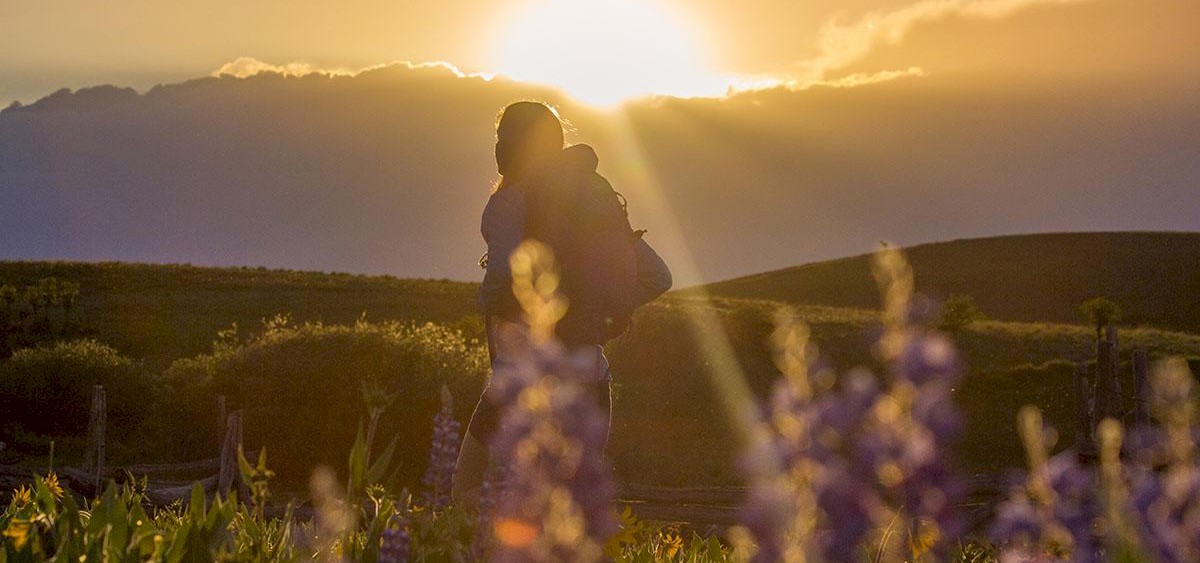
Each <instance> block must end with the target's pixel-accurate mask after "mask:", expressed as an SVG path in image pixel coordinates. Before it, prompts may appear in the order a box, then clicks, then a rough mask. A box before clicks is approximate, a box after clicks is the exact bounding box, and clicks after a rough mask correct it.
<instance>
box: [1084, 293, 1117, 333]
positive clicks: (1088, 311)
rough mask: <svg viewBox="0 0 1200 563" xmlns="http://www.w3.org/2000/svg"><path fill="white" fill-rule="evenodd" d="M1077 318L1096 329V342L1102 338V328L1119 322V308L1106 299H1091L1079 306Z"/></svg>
mask: <svg viewBox="0 0 1200 563" xmlns="http://www.w3.org/2000/svg"><path fill="white" fill-rule="evenodd" d="M1079 316H1080V317H1083V319H1084V321H1086V322H1087V323H1088V324H1090V325H1092V326H1095V327H1096V340H1100V339H1101V338H1104V327H1107V326H1112V325H1114V324H1116V323H1117V321H1119V320H1121V306H1120V305H1117V304H1116V303H1114V302H1113V301H1112V300H1111V299H1108V298H1107V297H1093V298H1091V299H1088V300H1086V301H1084V302H1083V303H1080V304H1079Z"/></svg>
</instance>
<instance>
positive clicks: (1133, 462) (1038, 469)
mask: <svg viewBox="0 0 1200 563" xmlns="http://www.w3.org/2000/svg"><path fill="white" fill-rule="evenodd" d="M1193 387H1194V384H1193V379H1192V376H1191V374H1189V373H1188V371H1187V366H1186V364H1184V363H1183V362H1182V361H1181V360H1170V361H1167V362H1163V363H1161V364H1160V365H1159V366H1157V367H1156V370H1155V373H1154V378H1153V381H1152V384H1151V390H1152V396H1151V401H1152V409H1153V413H1154V416H1155V419H1156V420H1157V422H1158V424H1157V425H1156V426H1141V427H1135V428H1133V429H1132V430H1131V431H1130V432H1128V433H1126V432H1125V431H1124V429H1123V428H1122V427H1121V424H1120V423H1119V422H1117V421H1116V420H1113V419H1107V420H1104V421H1103V422H1101V423H1100V425H1099V427H1098V429H1097V434H1098V435H1099V438H1100V443H1101V464H1100V466H1099V467H1089V466H1085V465H1082V464H1080V463H1079V462H1078V460H1077V456H1076V453H1075V452H1074V451H1071V450H1067V451H1065V452H1063V453H1061V454H1059V455H1057V456H1054V457H1053V458H1050V459H1049V460H1047V459H1046V450H1048V449H1049V447H1050V445H1051V444H1048V443H1047V440H1046V438H1045V436H1046V435H1047V434H1048V432H1047V431H1046V430H1045V429H1044V428H1043V426H1042V421H1041V413H1040V412H1039V411H1038V410H1037V409H1035V408H1033V407H1026V409H1025V410H1024V411H1022V413H1021V427H1022V437H1023V439H1024V442H1025V447H1026V451H1027V453H1028V456H1029V465H1030V470H1029V476H1028V478H1027V480H1026V482H1025V483H1024V484H1023V485H1021V486H1018V487H1015V488H1014V489H1013V491H1012V493H1011V495H1010V498H1009V499H1008V500H1007V501H1006V502H1005V503H1004V504H1002V505H1001V506H1000V508H999V510H998V513H997V518H996V522H995V525H994V527H993V535H994V536H995V538H996V540H997V541H998V542H1000V543H1001V545H1002V546H1003V551H1002V553H1001V560H1002V561H1039V560H1044V559H1045V558H1044V554H1046V553H1055V552H1061V553H1065V554H1066V556H1067V557H1068V558H1069V560H1071V561H1078V562H1091V561H1110V560H1118V559H1119V560H1128V561H1163V562H1171V563H1175V562H1179V563H1182V562H1187V561H1200V466H1198V465H1197V459H1196V436H1197V428H1196V426H1195V424H1194V411H1195V406H1196V397H1195V392H1194V388H1193Z"/></svg>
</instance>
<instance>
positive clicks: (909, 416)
mask: <svg viewBox="0 0 1200 563" xmlns="http://www.w3.org/2000/svg"><path fill="white" fill-rule="evenodd" d="M904 336H905V340H904V343H905V345H904V346H903V347H902V348H901V350H902V353H900V354H899V355H898V357H897V358H896V359H895V360H894V361H893V363H892V372H893V373H892V375H893V377H892V378H891V383H890V385H888V386H886V387H884V386H881V385H880V384H879V381H878V379H877V378H875V377H874V376H873V375H871V374H870V373H869V372H867V371H866V370H861V369H859V370H853V371H851V372H849V373H847V374H846V375H845V376H844V377H843V378H842V380H841V382H840V385H839V386H838V387H837V388H835V389H831V390H829V391H828V392H826V393H823V394H821V395H819V396H817V397H815V398H813V399H811V400H805V399H804V398H802V397H797V396H795V393H794V390H793V387H794V386H793V385H791V384H789V382H788V381H781V382H779V383H778V384H777V385H776V388H775V391H774V394H773V396H772V401H771V406H772V412H771V415H770V420H771V421H772V424H771V426H770V433H771V435H772V438H771V439H769V440H766V441H765V444H766V447H769V448H771V449H772V453H773V455H774V456H775V459H777V460H778V463H779V464H780V465H781V466H782V467H781V470H780V473H781V474H782V475H785V476H787V478H788V479H793V480H796V479H797V476H801V477H800V478H799V479H800V480H801V481H803V482H800V483H795V486H794V487H791V488H787V487H784V488H781V487H780V486H779V484H778V478H777V477H772V476H770V475H763V476H758V477H757V478H755V477H752V487H751V493H750V495H751V499H756V500H755V502H753V503H751V506H750V507H749V508H748V510H747V511H746V513H745V514H744V515H743V522H744V523H745V524H746V526H747V528H748V529H749V530H750V532H751V534H752V535H753V536H754V537H755V539H756V540H757V543H758V544H759V552H758V553H759V554H760V555H761V557H758V558H756V560H759V561H768V560H774V559H777V558H778V554H779V552H780V547H779V545H780V543H779V542H780V541H781V540H780V537H781V535H787V533H788V530H789V529H792V530H794V529H795V525H796V521H797V520H796V519H797V518H800V519H803V518H810V519H812V518H815V519H816V520H817V526H818V528H819V530H817V531H816V533H815V534H813V535H814V537H813V538H800V537H792V538H790V539H788V540H783V541H784V542H785V544H786V542H788V541H791V542H796V541H808V540H809V539H811V540H812V541H811V543H812V546H811V547H813V548H815V549H813V551H815V552H817V553H819V554H820V555H821V557H823V558H824V559H826V560H830V561H852V560H857V559H858V558H859V557H861V554H862V551H861V549H862V547H863V542H864V541H866V539H867V538H868V537H869V535H870V534H871V533H872V532H873V531H876V530H879V529H880V528H882V527H883V526H886V525H887V523H888V522H889V521H891V520H892V519H893V518H894V517H896V516H898V515H902V516H903V517H904V518H905V519H906V520H901V521H902V522H905V521H907V524H901V526H900V530H901V531H900V533H899V536H900V538H901V540H902V541H901V544H903V545H912V546H915V545H918V544H922V543H927V544H932V545H929V546H928V547H929V548H930V549H933V550H938V551H940V550H943V549H944V548H946V547H948V546H949V542H950V541H951V540H952V539H953V538H955V537H956V536H957V534H958V533H960V532H961V531H962V529H963V528H962V526H963V524H962V523H963V522H964V521H965V519H964V518H962V517H961V515H960V514H959V511H958V509H957V506H958V505H959V503H960V501H961V499H962V498H964V496H965V493H966V490H965V487H964V484H963V481H962V480H961V479H960V478H959V476H958V474H957V473H956V472H955V471H954V470H953V467H952V459H953V458H952V455H951V451H952V448H953V446H954V445H955V443H956V441H957V440H958V438H959V436H960V435H961V433H962V416H961V414H960V413H959V411H958V410H957V408H956V407H955V406H954V404H953V397H952V394H951V390H952V386H953V384H954V383H955V382H956V381H957V380H958V377H959V373H960V368H959V363H958V360H957V356H956V354H955V353H954V349H953V347H952V346H950V345H949V343H948V342H946V341H945V340H943V339H941V337H938V336H935V335H925V334H920V333H911V332H910V333H906V334H905V335H904ZM758 455H759V456H760V457H761V456H762V455H763V454H761V453H760V454H758ZM805 494H811V495H812V496H813V498H814V502H813V503H812V505H813V511H814V512H815V514H808V515H803V514H793V515H790V516H780V514H779V512H780V510H788V509H789V508H787V507H792V508H790V509H792V510H794V509H795V507H801V506H807V505H806V504H805V503H804V502H803V500H804V499H803V498H801V495H805ZM788 495H791V496H790V497H788ZM756 503H758V504H759V506H755V504H756ZM781 507H784V508H782V509H781ZM909 524H913V525H909ZM779 526H783V527H782V528H780V527H779ZM929 526H932V527H934V528H935V529H936V533H932V534H927V535H924V536H923V537H918V536H922V534H921V529H922V528H926V527H929ZM772 527H774V529H772Z"/></svg>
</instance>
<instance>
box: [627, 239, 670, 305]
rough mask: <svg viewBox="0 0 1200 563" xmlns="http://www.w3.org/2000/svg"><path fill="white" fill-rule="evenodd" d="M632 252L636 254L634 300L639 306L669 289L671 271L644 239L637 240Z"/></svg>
mask: <svg viewBox="0 0 1200 563" xmlns="http://www.w3.org/2000/svg"><path fill="white" fill-rule="evenodd" d="M634 250H635V252H636V254H637V293H636V294H635V295H634V298H635V302H636V303H637V304H638V305H639V306H641V305H645V304H646V303H649V302H651V301H654V299H655V298H656V297H658V296H659V295H662V294H664V293H666V292H667V290H669V289H671V282H672V280H671V270H670V269H669V268H667V263H666V262H664V261H663V259H662V257H661V256H659V255H658V253H657V252H655V251H654V249H653V248H650V245H649V244H647V243H646V241H645V240H644V239H641V238H639V239H638V240H637V243H636V245H635V246H634Z"/></svg>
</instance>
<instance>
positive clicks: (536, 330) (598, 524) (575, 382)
mask: <svg viewBox="0 0 1200 563" xmlns="http://www.w3.org/2000/svg"><path fill="white" fill-rule="evenodd" d="M512 269H513V287H514V293H516V294H517V297H518V300H519V301H520V303H521V304H522V306H523V308H524V309H525V316H526V320H527V323H528V330H527V331H526V330H521V329H517V328H516V325H512V327H511V328H512V330H510V331H508V332H507V333H505V334H501V335H497V336H498V338H500V339H502V340H503V341H504V342H505V345H504V349H505V350H507V351H508V353H507V354H506V355H507V357H506V358H504V361H501V362H497V364H496V366H495V373H494V375H493V379H492V384H491V385H490V386H489V389H488V393H489V399H490V400H492V401H493V402H495V403H496V404H501V405H506V410H505V412H504V415H503V417H502V421H501V425H500V430H499V432H498V433H497V434H496V436H495V437H494V438H493V439H492V443H491V445H490V447H491V452H492V459H493V460H494V462H495V463H497V464H499V465H500V466H501V467H502V472H503V475H504V479H503V480H502V483H500V490H499V491H498V494H497V495H496V497H495V502H496V507H495V516H494V520H493V522H492V532H493V537H494V540H495V541H494V544H493V549H492V554H491V557H490V558H489V560H494V561H598V560H601V559H602V558H603V547H604V545H605V543H606V541H607V540H608V538H609V537H611V536H612V535H613V534H614V533H615V532H616V531H617V523H616V519H615V515H614V514H613V510H612V505H611V503H612V498H613V495H614V493H615V485H614V484H613V481H612V477H611V475H610V472H609V469H608V466H607V465H606V464H605V462H604V457H603V454H604V446H605V443H606V441H607V439H608V413H606V412H602V411H601V409H600V406H599V403H598V402H597V398H596V396H595V392H596V390H597V389H600V388H601V387H602V386H603V385H606V384H607V380H603V381H598V380H597V370H598V364H597V361H598V360H599V356H598V350H597V349H595V348H590V347H584V348H582V349H579V350H576V351H568V350H567V349H565V348H564V347H563V346H561V345H560V344H558V343H557V342H555V341H554V340H553V339H552V337H551V335H552V334H553V325H554V323H555V322H557V320H558V319H559V318H561V314H562V311H563V310H565V303H563V302H562V301H561V298H560V297H558V295H557V289H558V278H557V275H556V274H555V270H554V265H553V260H552V258H551V256H550V254H549V249H547V248H546V247H545V246H543V245H540V244H537V243H533V242H530V241H527V242H525V243H522V245H521V246H520V247H519V248H518V249H517V251H516V252H514V254H513V257H512ZM495 485H497V484H496V483H493V486H495Z"/></svg>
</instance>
